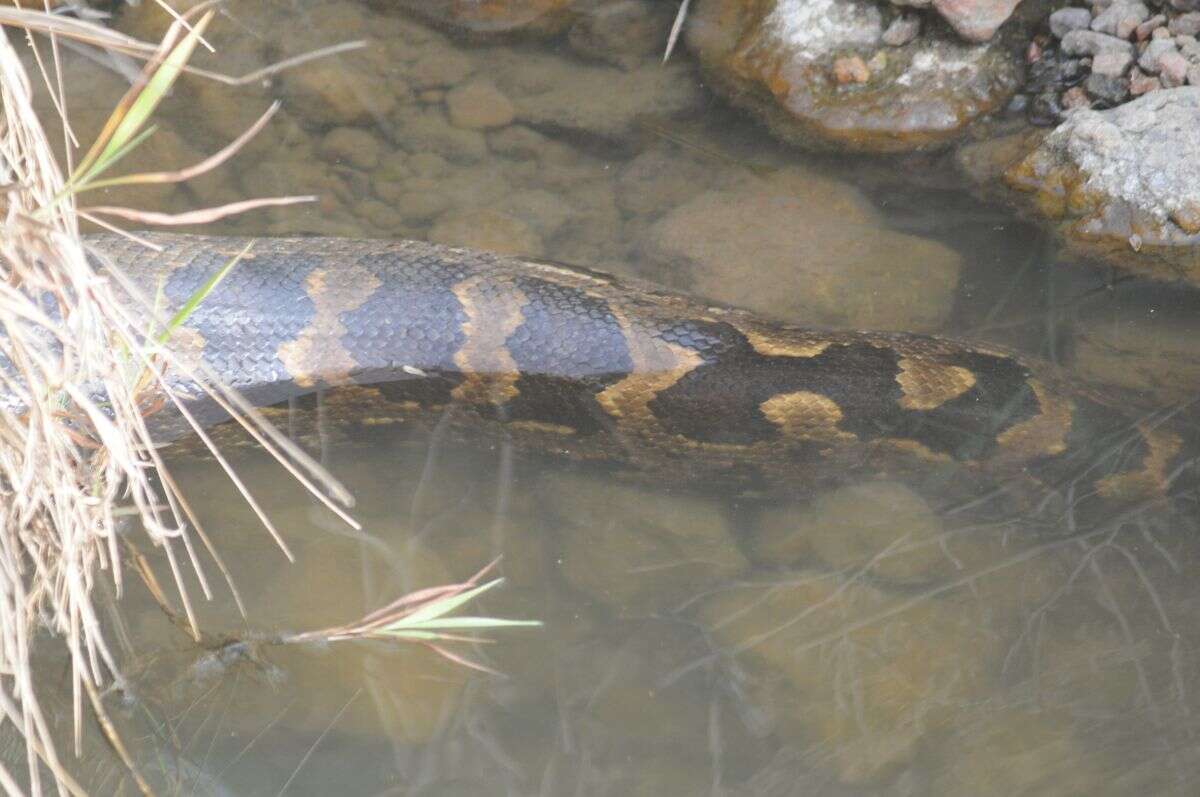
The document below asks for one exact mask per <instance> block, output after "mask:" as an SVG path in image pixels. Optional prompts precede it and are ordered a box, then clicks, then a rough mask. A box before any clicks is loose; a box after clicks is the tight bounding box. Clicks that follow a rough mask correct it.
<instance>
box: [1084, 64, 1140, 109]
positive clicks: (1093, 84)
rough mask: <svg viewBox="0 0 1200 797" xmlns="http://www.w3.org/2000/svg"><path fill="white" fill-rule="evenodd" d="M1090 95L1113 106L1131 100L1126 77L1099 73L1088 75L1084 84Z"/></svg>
mask: <svg viewBox="0 0 1200 797" xmlns="http://www.w3.org/2000/svg"><path fill="white" fill-rule="evenodd" d="M1083 85H1084V88H1085V89H1087V92H1088V94H1091V95H1092V96H1093V97H1095V98H1096V99H1098V100H1101V101H1102V102H1104V103H1106V104H1108V105H1110V106H1112V105H1119V104H1120V103H1122V102H1125V100H1127V99H1129V81H1128V80H1126V79H1125V78H1124V77H1110V76H1108V75H1102V74H1099V73H1096V72H1094V73H1092V74H1090V75H1088V79H1087V81H1086V82H1085V83H1084V84H1083Z"/></svg>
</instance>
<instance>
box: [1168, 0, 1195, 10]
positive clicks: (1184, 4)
mask: <svg viewBox="0 0 1200 797" xmlns="http://www.w3.org/2000/svg"><path fill="white" fill-rule="evenodd" d="M1170 5H1171V8H1174V9H1176V10H1178V11H1200V0H1170Z"/></svg>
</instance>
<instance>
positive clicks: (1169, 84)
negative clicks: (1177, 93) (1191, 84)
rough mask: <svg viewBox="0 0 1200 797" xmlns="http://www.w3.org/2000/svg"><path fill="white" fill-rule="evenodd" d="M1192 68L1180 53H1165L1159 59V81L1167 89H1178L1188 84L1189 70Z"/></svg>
mask: <svg viewBox="0 0 1200 797" xmlns="http://www.w3.org/2000/svg"><path fill="white" fill-rule="evenodd" d="M1190 66H1191V64H1189V63H1188V62H1187V59H1186V58H1184V57H1183V56H1182V55H1180V54H1179V52H1178V51H1174V50H1173V51H1171V52H1168V53H1163V54H1162V56H1160V57H1159V59H1158V69H1159V76H1158V78H1159V80H1161V81H1162V84H1163V86H1165V87H1166V88H1169V89H1171V88H1176V87H1178V86H1182V85H1183V84H1184V83H1187V75H1188V69H1189V67H1190Z"/></svg>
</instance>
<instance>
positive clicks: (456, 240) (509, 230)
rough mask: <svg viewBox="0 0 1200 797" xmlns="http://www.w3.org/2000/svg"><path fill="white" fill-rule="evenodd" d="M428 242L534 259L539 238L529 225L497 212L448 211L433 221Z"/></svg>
mask: <svg viewBox="0 0 1200 797" xmlns="http://www.w3.org/2000/svg"><path fill="white" fill-rule="evenodd" d="M429 240H430V241H433V242H434V243H439V244H448V245H450V246H465V247H469V248H472V249H482V250H484V251H487V252H496V253H498V254H503V255H526V256H535V257H536V256H537V255H540V254H541V253H542V239H541V238H539V237H538V235H537V233H535V232H534V231H533V230H532V229H530V227H529V225H528V224H526V223H525V222H523V221H521V220H520V219H516V218H513V217H512V216H510V215H508V214H507V213H503V212H501V211H499V210H491V209H488V208H481V209H478V210H465V211H464V210H457V209H456V210H451V211H449V212H448V213H446V214H445V215H444V216H442V217H440V218H439V219H438V220H437V223H436V224H434V225H433V229H432V230H430V231H429Z"/></svg>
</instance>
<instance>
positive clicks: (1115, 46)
mask: <svg viewBox="0 0 1200 797" xmlns="http://www.w3.org/2000/svg"><path fill="white" fill-rule="evenodd" d="M1062 50H1063V52H1064V53H1066V54H1067V55H1098V54H1100V53H1102V52H1105V51H1109V50H1116V51H1117V52H1123V53H1129V55H1130V56H1131V57H1132V56H1133V55H1134V54H1135V51H1134V48H1133V45H1132V44H1131V43H1130V42H1127V41H1125V40H1124V39H1118V38H1117V37H1116V36H1109V35H1108V34H1106V33H1097V32H1096V31H1094V30H1073V31H1069V32H1068V33H1067V35H1066V36H1063V38H1062Z"/></svg>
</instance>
